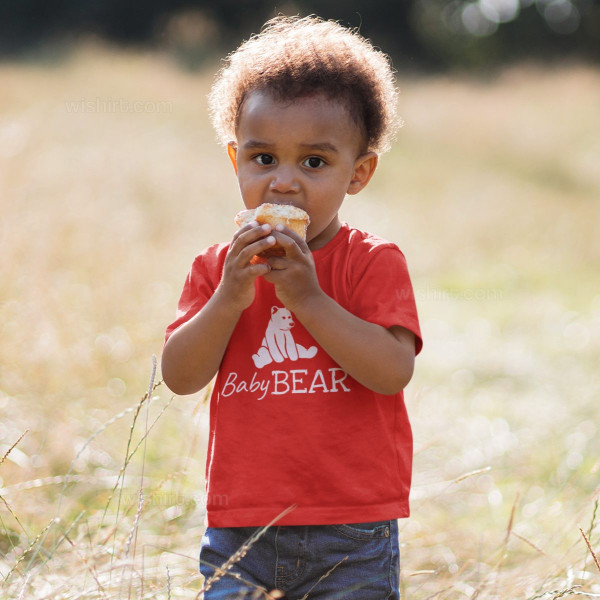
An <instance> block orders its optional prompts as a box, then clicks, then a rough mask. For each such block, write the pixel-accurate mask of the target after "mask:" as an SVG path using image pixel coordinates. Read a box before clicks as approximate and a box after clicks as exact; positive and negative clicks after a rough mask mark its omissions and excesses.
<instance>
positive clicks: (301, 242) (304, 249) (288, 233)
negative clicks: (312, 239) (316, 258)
mask: <svg viewBox="0 0 600 600" xmlns="http://www.w3.org/2000/svg"><path fill="white" fill-rule="evenodd" d="M275 232H280V233H283V234H284V235H286V236H288V237H291V238H292V239H293V240H294V241H295V242H296V244H297V245H298V247H299V248H300V250H302V252H303V253H304V254H307V253H310V249H309V247H308V244H307V243H306V240H304V238H302V237H301V236H299V235H298V234H297V233H296V232H295V231H293V230H292V229H290V228H289V227H285V226H284V225H276V226H275ZM275 232H274V233H275Z"/></svg>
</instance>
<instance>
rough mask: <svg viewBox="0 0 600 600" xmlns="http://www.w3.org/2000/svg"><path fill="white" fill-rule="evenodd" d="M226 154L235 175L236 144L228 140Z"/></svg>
mask: <svg viewBox="0 0 600 600" xmlns="http://www.w3.org/2000/svg"><path fill="white" fill-rule="evenodd" d="M227 155H228V156H229V160H230V161H231V164H232V165H233V170H234V171H235V174H236V175H237V146H236V145H235V143H234V142H229V144H227Z"/></svg>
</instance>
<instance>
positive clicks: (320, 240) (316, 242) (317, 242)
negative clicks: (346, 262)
mask: <svg viewBox="0 0 600 600" xmlns="http://www.w3.org/2000/svg"><path fill="white" fill-rule="evenodd" d="M341 226H342V224H341V222H340V218H339V216H338V215H337V214H336V215H335V217H334V218H333V219H332V220H331V222H330V223H329V225H327V227H325V229H323V231H321V232H320V233H318V234H317V235H316V236H315V237H314V238H312V239H311V240H310V241H309V242H308V247H309V249H310V250H311V251H312V252H314V251H315V250H319V249H320V248H323V246H325V245H327V244H328V243H329V242H330V241H331V240H332V239H333V238H334V237H335V234H336V233H337V232H338V231H339V230H340V227H341Z"/></svg>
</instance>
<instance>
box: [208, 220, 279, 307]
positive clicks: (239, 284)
mask: <svg viewBox="0 0 600 600" xmlns="http://www.w3.org/2000/svg"><path fill="white" fill-rule="evenodd" d="M270 233H271V226H270V225H266V224H265V225H259V224H258V223H257V222H256V221H253V222H252V223H248V225H245V226H244V227H242V228H241V229H238V231H236V232H235V234H234V236H233V239H232V241H231V245H230V246H229V251H228V252H227V258H226V259H225V265H224V267H223V277H222V278H221V283H220V284H219V287H218V288H217V290H216V291H215V295H217V296H218V297H219V298H220V299H221V301H222V302H225V303H228V304H229V305H230V306H231V307H232V308H233V309H234V310H237V311H239V312H241V311H243V310H245V309H246V308H248V307H249V306H250V305H251V304H252V302H253V301H254V280H255V279H256V278H257V277H260V276H261V275H264V274H265V273H268V272H269V271H270V270H271V267H270V266H269V265H268V264H266V263H265V264H250V261H251V259H252V257H253V256H254V255H255V254H259V253H260V252H263V251H264V250H266V249H267V248H270V247H271V246H274V245H275V237H274V236H272V235H269V234H270Z"/></svg>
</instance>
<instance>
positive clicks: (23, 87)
mask: <svg viewBox="0 0 600 600" xmlns="http://www.w3.org/2000/svg"><path fill="white" fill-rule="evenodd" d="M211 76H212V73H207V74H203V75H193V74H190V73H185V72H182V71H180V70H178V69H177V68H176V67H175V66H174V65H173V64H172V63H171V62H170V61H169V59H168V57H166V56H163V55H141V54H136V53H125V52H116V51H110V50H105V49H99V48H87V49H84V50H83V51H82V52H80V53H76V54H74V55H73V56H72V57H71V59H69V61H68V62H66V63H64V64H60V65H56V66H54V67H52V68H45V67H36V66H34V65H31V64H29V65H19V64H3V65H1V66H0V87H1V89H2V90H3V93H2V95H1V96H0V157H1V158H0V205H1V211H2V212H1V215H2V216H1V221H0V222H1V225H0V227H1V230H0V231H1V235H0V252H1V256H2V260H1V261H0V281H1V282H2V285H1V286H0V334H1V336H2V338H1V339H2V344H0V390H1V392H0V413H1V414H2V420H1V422H0V458H2V457H5V459H4V460H3V462H2V464H0V495H1V496H2V499H1V500H0V517H1V521H0V574H1V575H2V577H3V578H6V577H8V579H7V580H6V581H4V584H2V583H0V585H4V586H5V589H6V590H7V593H8V594H9V597H13V596H14V597H19V595H20V597H22V598H46V597H47V598H96V597H98V598H118V597H125V596H127V595H128V593H129V591H128V590H129V587H130V586H131V589H132V590H133V591H132V596H133V597H148V598H150V597H162V598H167V597H168V596H169V595H170V597H172V598H188V597H190V598H193V597H195V595H196V594H197V590H199V589H200V585H201V583H200V578H199V575H198V574H197V555H198V550H199V543H200V538H201V535H202V531H203V528H204V514H203V509H202V492H203V489H204V487H203V486H204V483H203V475H204V459H205V452H206V437H207V421H208V414H207V405H206V404H204V403H203V402H202V400H203V398H204V395H205V394H203V393H202V394H198V395H196V396H193V397H189V398H176V399H174V400H171V395H170V394H169V392H168V390H166V389H165V387H164V386H163V385H160V386H159V387H158V388H157V389H156V390H155V392H154V397H155V400H154V401H153V402H152V404H151V405H150V406H149V408H148V414H147V415H146V412H145V411H146V403H144V404H140V398H141V397H142V396H143V393H144V390H145V389H146V386H147V384H148V376H149V373H150V369H151V356H152V355H153V354H156V355H159V354H160V351H161V346H162V336H163V332H164V327H165V325H166V324H167V323H168V322H170V320H172V317H173V314H174V310H175V305H176V302H177V298H178V295H179V291H180V288H181V286H182V284H183V280H184V277H185V274H186V272H187V270H188V268H189V266H190V264H191V261H192V258H193V256H194V255H195V254H196V253H197V252H198V251H199V250H200V249H201V248H203V247H205V246H207V245H208V244H211V243H214V242H217V241H222V240H225V239H228V238H229V237H230V236H231V234H232V233H233V230H234V227H235V226H234V225H233V222H232V217H233V215H234V214H235V212H236V211H237V210H238V209H239V207H240V200H239V192H238V190H237V185H236V182H235V179H234V177H233V175H232V173H231V168H230V165H229V163H228V160H227V157H226V155H225V153H224V151H223V150H222V149H221V148H220V147H219V146H217V145H216V142H215V141H214V135H213V133H212V131H211V130H210V127H209V124H208V120H207V115H206V101H205V95H206V93H207V91H208V85H209V83H210V80H211ZM400 84H401V88H402V101H401V113H402V116H403V118H404V120H405V126H404V128H403V129H402V130H401V132H400V134H399V136H398V140H397V143H396V145H395V147H394V150H393V151H392V152H391V153H389V154H387V155H385V156H384V157H383V158H382V160H381V164H380V167H379V171H378V172H377V174H376V176H375V178H374V180H373V181H372V183H371V184H370V185H369V187H368V188H367V189H366V190H365V191H364V192H362V193H361V194H360V195H358V196H356V197H351V198H349V199H348V201H347V203H346V205H345V206H344V208H343V216H344V218H346V219H348V220H349V221H351V222H352V223H354V224H356V225H357V226H360V227H363V228H365V229H368V230H371V231H373V232H375V233H378V234H380V235H382V236H384V237H387V238H389V239H392V240H394V241H396V242H397V243H398V244H399V245H400V247H401V248H402V250H403V251H404V253H405V254H406V256H407V260H408V263H409V266H410V268H411V274H412V278H413V284H414V287H415V291H416V296H417V301H418V304H419V310H420V317H421V322H422V327H423V333H424V338H425V348H424V351H423V353H422V355H421V356H420V357H419V359H418V362H417V371H416V374H415V377H414V379H413V381H412V382H411V384H410V385H409V387H408V389H407V392H406V398H407V403H408V408H409V412H410V415H411V418H412V423H413V428H414V434H415V450H416V456H415V472H414V488H413V501H412V517H411V519H409V520H406V521H401V530H402V534H401V535H402V540H401V541H402V544H403V553H402V562H403V589H404V594H405V597H406V598H407V599H409V600H413V599H414V600H425V599H426V598H440V599H446V600H452V599H455V598H457V599H458V598H481V599H483V598H485V599H496V598H497V599H500V598H501V599H503V600H504V599H512V598H514V599H517V598H518V599H521V598H522V599H529V600H533V598H536V597H539V598H543V599H544V600H547V599H550V598H553V597H559V595H560V594H563V595H562V596H560V597H564V598H568V597H573V598H574V597H575V595H574V593H575V592H577V593H578V594H580V595H581V594H600V572H598V570H597V569H596V566H595V564H594V561H593V557H592V556H591V553H590V551H589V549H588V547H587V545H586V543H585V541H584V539H583V537H582V535H581V533H580V530H579V527H581V528H582V529H583V530H584V532H586V535H588V538H589V541H590V545H591V547H592V549H595V552H596V554H598V550H599V548H600V533H599V531H598V520H599V519H600V514H598V511H596V513H594V508H595V502H596V501H597V499H598V494H599V489H598V484H599V481H600V458H599V457H600V441H599V440H600V435H599V433H600V432H599V430H598V428H599V427H600V408H599V407H600V404H599V403H598V398H599V397H600V376H599V375H598V364H599V363H600V360H599V359H600V288H599V286H598V265H599V264H600V231H599V226H598V224H599V223H600V170H599V169H598V168H597V165H598V160H599V158H600V113H599V112H598V106H597V98H598V97H600V73H599V72H598V71H597V70H594V69H592V68H589V67H585V66H581V65H565V66H564V67H554V68H552V69H550V68H546V69H543V68H538V67H534V66H522V67H519V68H513V69H510V70H507V71H506V72H504V73H501V74H499V75H498V77H497V78H496V79H494V80H488V81H486V82H481V81H475V80H469V79H467V78H463V77H436V78H414V77H410V78H408V77H407V78H403V77H402V76H400ZM77 107H79V108H77ZM136 107H137V108H140V107H142V108H141V109H140V110H137V109H136ZM83 108H85V110H83ZM138 410H139V414H138V417H137V421H136V424H135V428H133V429H132V420H133V416H134V415H135V414H136V411H138ZM122 411H126V412H122ZM163 411H164V412H163ZM117 415H118V416H119V418H115V417H116V416H117ZM146 417H147V419H148V425H149V426H150V425H152V424H153V423H154V422H155V420H156V419H158V420H156V423H155V424H154V426H153V428H152V429H151V431H150V433H149V436H148V438H147V443H146V446H145V466H144V499H145V503H144V504H143V505H142V510H141V511H138V501H139V495H138V492H139V485H140V477H141V472H142V458H143V456H144V453H143V448H144V445H143V436H144V434H145V431H146ZM25 431H27V433H26V435H25V436H24V437H23V439H22V440H21V441H20V442H19V443H18V444H17V445H16V446H15V447H14V448H13V449H12V450H11V451H10V453H8V454H7V452H8V450H9V449H10V448H11V446H12V445H13V444H14V443H15V442H16V441H17V440H18V439H19V437H20V436H21V435H22V434H23V433H24V432H25ZM95 432H96V433H95ZM138 444H140V445H139V447H138ZM128 445H129V452H130V453H131V452H132V451H133V450H134V449H135V448H136V447H138V450H137V451H136V453H135V454H134V455H133V456H132V457H131V462H130V463H129V464H128V467H127V469H126V470H125V471H124V473H123V474H124V478H123V479H120V478H118V477H119V474H120V473H121V472H122V469H123V467H124V464H125V460H126V456H127V451H128V450H127V448H128ZM69 471H71V479H70V480H69V481H67V480H65V476H66V474H67V473H69ZM465 475H468V476H465ZM115 485H116V486H117V487H115ZM113 490H114V492H113ZM513 509H514V514H513V517H512V521H511V513H513ZM138 512H139V523H138V528H137V536H136V537H133V538H132V540H131V543H130V551H129V553H128V554H127V556H125V554H126V549H127V543H128V540H129V538H130V536H131V535H132V534H131V532H132V531H133V526H134V524H135V522H136V515H137V514H138ZM56 518H59V519H60V520H58V521H55V520H54V519H56ZM509 523H510V525H509ZM132 561H133V562H134V563H135V569H134V568H133V566H132V564H131V563H132ZM9 574H10V576H9ZM576 586H581V587H576ZM569 589H572V590H573V591H572V592H568V593H567V592H565V590H569ZM2 593H4V592H2ZM0 595H2V594H0ZM589 597H592V596H589Z"/></svg>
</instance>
